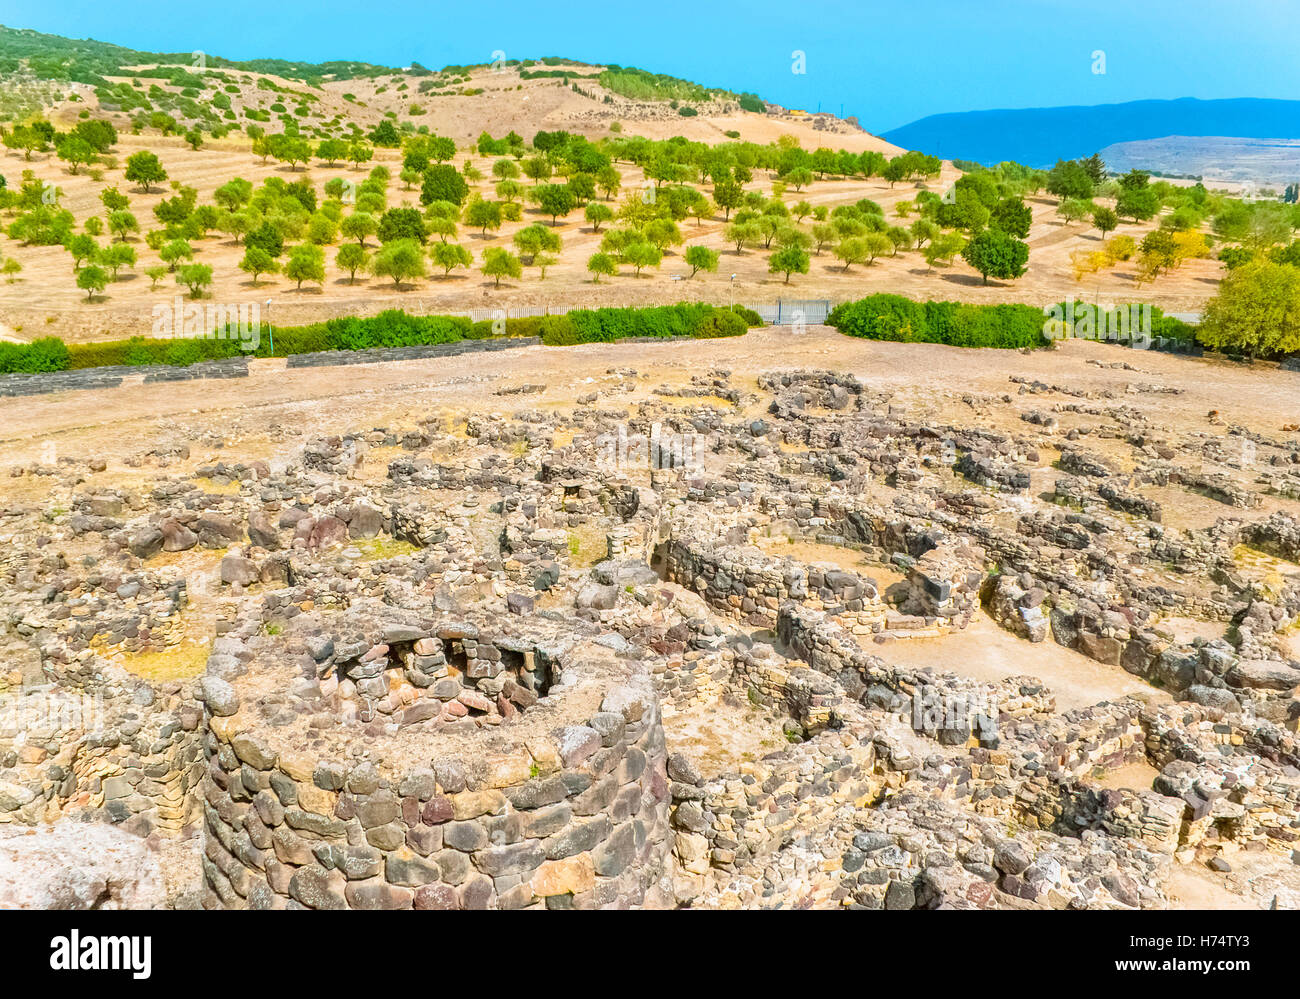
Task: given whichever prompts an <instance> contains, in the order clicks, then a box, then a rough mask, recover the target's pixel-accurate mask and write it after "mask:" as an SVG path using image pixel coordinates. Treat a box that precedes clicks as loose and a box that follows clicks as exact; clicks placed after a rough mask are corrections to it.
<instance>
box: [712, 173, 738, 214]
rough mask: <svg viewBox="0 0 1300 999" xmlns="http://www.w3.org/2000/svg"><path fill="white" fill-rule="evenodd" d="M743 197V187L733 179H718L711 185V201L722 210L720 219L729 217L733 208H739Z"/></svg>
mask: <svg viewBox="0 0 1300 999" xmlns="http://www.w3.org/2000/svg"><path fill="white" fill-rule="evenodd" d="M744 199H745V189H744V188H743V187H741V186H740V185H739V184H738V183H736V182H735V181H734V180H724V181H719V182H718V183H716V184H714V185H713V202H714V204H716V205H717V206H718V207H719V208H721V209H722V210H723V212H724V214H723V216H722V221H724V222H727V221H730V219H731V211H732V209H733V208H739V207H740V205H741V203H742V202H743V201H744Z"/></svg>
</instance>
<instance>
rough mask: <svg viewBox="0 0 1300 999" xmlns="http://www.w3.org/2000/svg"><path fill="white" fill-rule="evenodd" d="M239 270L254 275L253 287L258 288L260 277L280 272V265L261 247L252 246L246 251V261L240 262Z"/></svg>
mask: <svg viewBox="0 0 1300 999" xmlns="http://www.w3.org/2000/svg"><path fill="white" fill-rule="evenodd" d="M239 269H240V270H241V271H243V272H244V273H246V274H251V275H253V287H254V288H256V287H257V279H258V277H259V276H260V275H262V274H275V273H276V272H278V271H279V270H280V265H279V264H277V263H276V262H275V258H274V257H273V256H271V255H270V254H269V253H267V252H266V251H265V250H264V249H262V248H261V247H260V246H250V247H248V249H246V250H245V251H244V259H243V260H241V261H240V262H239Z"/></svg>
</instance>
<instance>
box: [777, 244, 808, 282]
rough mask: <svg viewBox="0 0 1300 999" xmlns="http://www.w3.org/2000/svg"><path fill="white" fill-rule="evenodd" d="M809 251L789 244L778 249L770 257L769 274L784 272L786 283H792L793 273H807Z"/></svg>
mask: <svg viewBox="0 0 1300 999" xmlns="http://www.w3.org/2000/svg"><path fill="white" fill-rule="evenodd" d="M809 263H810V261H809V257H808V251H807V250H805V249H804V248H803V247H801V246H787V247H784V248H783V249H780V250H777V251H776V252H775V253H773V254H772V256H771V257H770V258H769V259H768V262H767V270H768V273H769V274H784V275H785V283H786V284H789V283H790V275H791V274H807V273H808V265H809Z"/></svg>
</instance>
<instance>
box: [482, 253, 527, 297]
mask: <svg viewBox="0 0 1300 999" xmlns="http://www.w3.org/2000/svg"><path fill="white" fill-rule="evenodd" d="M479 269H480V270H481V271H482V273H483V275H484V276H485V277H490V278H495V279H496V283H495V286H496V287H497V288H500V287H501V279H502V278H503V277H511V278H516V279H518V278H520V277H522V276H523V273H524V269H523V264H522V263H521V262H520V260H519V258H518V257H516V256H515V255H514V254H513V253H511V252H510V251H509V250H506V249H503V248H502V247H499V246H492V247H489V248H488V249H487V250H485V251H484V252H483V266H482V267H481V268H479Z"/></svg>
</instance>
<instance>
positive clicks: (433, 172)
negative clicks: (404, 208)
mask: <svg viewBox="0 0 1300 999" xmlns="http://www.w3.org/2000/svg"><path fill="white" fill-rule="evenodd" d="M468 197H469V185H468V184H467V183H465V178H464V177H463V176H461V173H460V171H459V170H457V169H456V168H455V167H454V166H451V165H450V164H448V163H437V164H434V165H433V166H431V167H429V169H428V170H426V171H425V172H424V184H423V186H422V187H421V188H420V204H422V205H431V204H433V202H435V201H450V202H451V203H452V204H454V205H463V204H464V203H465V199H466V198H468Z"/></svg>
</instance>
